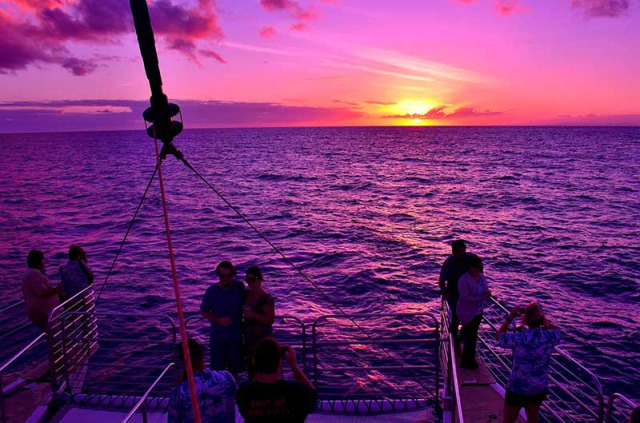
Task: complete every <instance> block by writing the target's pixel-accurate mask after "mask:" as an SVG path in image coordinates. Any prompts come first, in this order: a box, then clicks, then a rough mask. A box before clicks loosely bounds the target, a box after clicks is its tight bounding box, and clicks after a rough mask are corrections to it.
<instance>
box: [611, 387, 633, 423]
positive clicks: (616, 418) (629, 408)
mask: <svg viewBox="0 0 640 423" xmlns="http://www.w3.org/2000/svg"><path fill="white" fill-rule="evenodd" d="M616 404H621V405H622V407H621V408H617V407H616ZM638 407H640V404H636V403H634V402H633V401H631V400H630V399H629V398H627V397H625V396H624V395H622V394H619V393H617V392H616V393H615V394H613V395H611V396H610V397H609V401H607V412H606V415H605V422H606V423H626V422H627V421H629V420H630V419H629V416H630V415H631V413H632V412H633V410H635V409H636V408H638Z"/></svg>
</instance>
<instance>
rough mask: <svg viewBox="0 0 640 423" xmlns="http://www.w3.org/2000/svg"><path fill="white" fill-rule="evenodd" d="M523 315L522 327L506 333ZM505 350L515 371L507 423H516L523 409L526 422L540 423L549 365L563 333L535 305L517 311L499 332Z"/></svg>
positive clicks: (508, 394) (507, 397) (506, 405)
mask: <svg viewBox="0 0 640 423" xmlns="http://www.w3.org/2000/svg"><path fill="white" fill-rule="evenodd" d="M520 314H522V326H519V327H518V328H517V329H516V331H515V332H507V330H508V329H509V325H510V324H511V322H512V321H513V320H514V319H515V318H516V317H517V316H518V315H520ZM498 341H499V344H500V346H501V347H502V348H511V349H512V350H513V367H512V369H511V376H510V377H509V384H508V386H507V391H506V393H505V403H504V420H503V422H504V423H513V422H515V421H516V419H517V418H518V413H520V409H521V408H522V407H524V410H525V413H526V414H527V422H529V423H538V422H539V419H538V411H539V410H540V406H541V404H542V401H544V400H545V398H546V397H547V387H548V385H549V364H550V362H551V355H552V354H553V351H554V349H555V347H556V346H557V345H558V344H559V343H560V331H559V330H557V329H555V328H554V326H553V325H552V324H551V322H549V320H547V319H546V317H545V316H544V313H543V312H542V307H541V306H540V304H539V303H538V302H537V301H532V302H531V303H529V304H527V305H526V306H525V307H515V308H514V309H513V310H511V313H509V316H508V317H507V320H505V322H504V323H503V324H502V326H501V327H500V329H498Z"/></svg>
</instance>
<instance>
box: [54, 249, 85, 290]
mask: <svg viewBox="0 0 640 423" xmlns="http://www.w3.org/2000/svg"><path fill="white" fill-rule="evenodd" d="M87 261H88V260H87V252H86V251H85V250H84V249H83V248H82V247H81V246H79V245H72V246H71V247H69V261H68V262H67V263H66V264H64V265H62V266H60V268H59V272H60V280H61V283H62V286H63V287H64V293H65V296H66V298H67V299H68V298H71V297H73V296H74V295H76V294H77V293H78V292H80V291H82V290H83V289H85V288H87V287H88V286H89V285H91V284H92V283H93V272H92V271H91V269H90V268H89V266H88V265H87Z"/></svg>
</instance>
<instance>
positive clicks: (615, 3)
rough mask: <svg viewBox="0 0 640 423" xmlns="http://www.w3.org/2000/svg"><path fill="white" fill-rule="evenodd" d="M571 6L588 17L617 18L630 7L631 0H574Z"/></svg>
mask: <svg viewBox="0 0 640 423" xmlns="http://www.w3.org/2000/svg"><path fill="white" fill-rule="evenodd" d="M571 6H572V7H573V8H574V9H577V10H581V11H582V12H583V13H584V14H585V15H586V16H587V17H608V18H615V17H618V16H621V15H623V14H624V13H625V12H626V11H627V10H628V9H629V0H573V1H572V2H571Z"/></svg>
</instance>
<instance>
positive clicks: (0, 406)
mask: <svg viewBox="0 0 640 423" xmlns="http://www.w3.org/2000/svg"><path fill="white" fill-rule="evenodd" d="M0 413H2V423H7V413H6V412H5V411H4V385H3V384H2V374H1V373H0Z"/></svg>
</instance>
